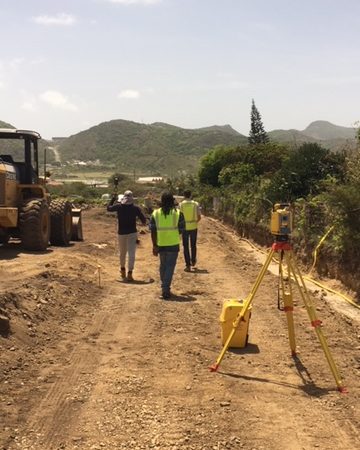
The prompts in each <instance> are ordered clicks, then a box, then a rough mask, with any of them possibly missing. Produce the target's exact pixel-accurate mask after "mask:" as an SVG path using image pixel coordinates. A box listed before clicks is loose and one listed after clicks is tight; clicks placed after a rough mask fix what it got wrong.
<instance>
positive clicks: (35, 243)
mask: <svg viewBox="0 0 360 450" xmlns="http://www.w3.org/2000/svg"><path fill="white" fill-rule="evenodd" d="M19 229H20V239H21V243H22V246H23V247H24V248H25V249H26V250H35V251H44V250H46V249H47V247H48V245H49V236H50V214H49V207H48V204H47V202H46V200H43V199H33V200H28V201H27V202H25V203H24V204H23V205H22V206H21V208H20V213H19Z"/></svg>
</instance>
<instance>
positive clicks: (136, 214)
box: [107, 191, 146, 281]
mask: <svg viewBox="0 0 360 450" xmlns="http://www.w3.org/2000/svg"><path fill="white" fill-rule="evenodd" d="M116 199H117V194H113V196H112V198H111V200H110V202H109V204H108V205H107V210H108V211H109V212H117V218H118V241H119V252H120V276H121V278H122V279H124V280H125V279H126V280H127V281H134V278H133V270H134V265H135V253H136V241H137V229H136V219H137V218H138V219H140V220H141V222H142V224H143V225H146V217H145V216H144V214H143V212H142V211H141V209H140V208H139V206H136V205H134V196H133V193H132V192H131V191H125V192H124V195H123V196H122V198H121V200H120V202H116V203H115V200H116ZM126 255H128V272H127V274H126V267H125V266H126Z"/></svg>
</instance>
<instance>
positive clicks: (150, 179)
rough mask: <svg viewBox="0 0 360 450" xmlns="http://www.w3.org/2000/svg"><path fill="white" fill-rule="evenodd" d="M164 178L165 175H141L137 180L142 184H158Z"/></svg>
mask: <svg viewBox="0 0 360 450" xmlns="http://www.w3.org/2000/svg"><path fill="white" fill-rule="evenodd" d="M163 180H164V178H163V177H140V178H138V179H137V182H138V183H142V184H149V183H150V184H151V183H152V184H156V183H160V182H161V181H163Z"/></svg>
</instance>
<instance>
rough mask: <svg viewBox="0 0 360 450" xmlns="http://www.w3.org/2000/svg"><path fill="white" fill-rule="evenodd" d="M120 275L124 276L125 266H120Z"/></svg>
mask: <svg viewBox="0 0 360 450" xmlns="http://www.w3.org/2000/svg"><path fill="white" fill-rule="evenodd" d="M120 276H121V278H126V270H125V267H121V269H120Z"/></svg>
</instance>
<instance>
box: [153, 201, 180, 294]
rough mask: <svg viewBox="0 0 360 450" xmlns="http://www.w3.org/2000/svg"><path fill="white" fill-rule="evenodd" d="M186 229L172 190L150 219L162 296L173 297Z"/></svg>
mask: <svg viewBox="0 0 360 450" xmlns="http://www.w3.org/2000/svg"><path fill="white" fill-rule="evenodd" d="M184 229H185V220H184V216H183V214H182V212H181V211H179V210H178V209H176V207H175V199H174V197H173V195H172V194H171V193H170V192H164V193H163V194H162V196H161V206H160V208H159V209H156V210H155V211H154V212H153V213H152V215H151V219H150V230H151V239H152V243H153V255H154V256H158V255H159V258H160V280H161V291H162V295H161V298H163V299H164V300H168V299H169V298H170V297H171V290H170V288H171V282H172V278H173V275H174V270H175V266H176V261H177V257H178V254H179V250H180V234H181V233H182V232H183V230H184Z"/></svg>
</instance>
